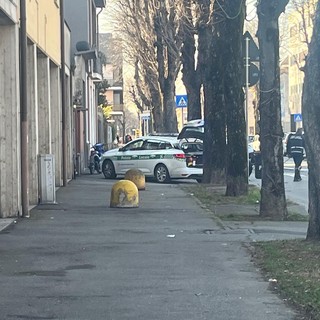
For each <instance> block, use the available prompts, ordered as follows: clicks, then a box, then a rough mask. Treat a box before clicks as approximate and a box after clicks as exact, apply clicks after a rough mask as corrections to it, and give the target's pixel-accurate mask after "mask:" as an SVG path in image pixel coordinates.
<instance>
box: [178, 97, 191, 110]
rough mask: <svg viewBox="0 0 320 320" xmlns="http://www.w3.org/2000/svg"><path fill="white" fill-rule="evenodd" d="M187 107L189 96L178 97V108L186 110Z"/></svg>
mask: <svg viewBox="0 0 320 320" xmlns="http://www.w3.org/2000/svg"><path fill="white" fill-rule="evenodd" d="M187 106H188V96H187V95H181V96H176V107H177V108H185V107H187Z"/></svg>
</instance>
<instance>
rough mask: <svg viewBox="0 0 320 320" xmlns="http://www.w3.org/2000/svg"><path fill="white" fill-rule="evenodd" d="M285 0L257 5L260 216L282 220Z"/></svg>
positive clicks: (285, 205) (284, 216) (265, 1)
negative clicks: (281, 63)
mask: <svg viewBox="0 0 320 320" xmlns="http://www.w3.org/2000/svg"><path fill="white" fill-rule="evenodd" d="M288 1H289V0H281V1H279V0H261V1H260V2H259V5H258V7H257V12H258V17H259V27H258V39H259V45H260V90H261V92H260V106H259V108H260V130H261V131H260V142H261V158H262V185H261V202H260V215H261V216H268V217H271V218H282V219H285V218H286V216H287V204H286V197H285V189H284V178H283V146H282V137H283V131H282V125H281V101H280V99H281V97H280V68H279V24H278V19H279V16H280V14H281V12H283V11H284V9H285V7H286V5H287V3H288Z"/></svg>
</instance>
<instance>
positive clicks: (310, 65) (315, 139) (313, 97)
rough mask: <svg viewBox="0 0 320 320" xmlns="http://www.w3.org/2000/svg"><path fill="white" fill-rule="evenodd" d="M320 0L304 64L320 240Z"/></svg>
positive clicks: (312, 194) (311, 233)
mask: <svg viewBox="0 0 320 320" xmlns="http://www.w3.org/2000/svg"><path fill="white" fill-rule="evenodd" d="M319 56H320V2H318V4H317V9H316V15H315V21H314V28H313V36H312V39H311V43H310V46H309V54H308V56H307V60H306V65H305V79H304V86H303V95H302V116H303V127H304V137H305V143H306V154H307V161H308V168H309V217H310V219H309V226H308V232H307V239H308V240H320V176H319V172H320V112H319V101H320V91H319V83H320V60H319Z"/></svg>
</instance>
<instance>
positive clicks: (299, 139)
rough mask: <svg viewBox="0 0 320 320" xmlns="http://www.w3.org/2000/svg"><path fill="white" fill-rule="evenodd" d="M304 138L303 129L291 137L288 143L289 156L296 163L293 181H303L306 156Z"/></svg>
mask: <svg viewBox="0 0 320 320" xmlns="http://www.w3.org/2000/svg"><path fill="white" fill-rule="evenodd" d="M304 148H305V144H304V137H303V133H302V128H299V129H298V130H297V132H296V133H294V134H291V135H289V137H288V143H287V154H288V156H289V157H292V158H293V161H294V166H295V168H294V169H295V170H294V178H293V181H301V176H300V169H301V163H302V160H303V154H304Z"/></svg>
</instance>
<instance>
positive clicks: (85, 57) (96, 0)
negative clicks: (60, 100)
mask: <svg viewBox="0 0 320 320" xmlns="http://www.w3.org/2000/svg"><path fill="white" fill-rule="evenodd" d="M64 4H65V19H66V21H67V23H68V26H69V28H70V30H71V57H70V59H71V63H72V65H73V76H74V77H73V83H72V99H73V107H74V123H75V154H76V158H77V161H76V163H77V173H79V174H81V173H83V172H85V171H86V168H87V166H88V157H89V150H90V146H92V145H94V144H95V143H97V142H99V141H98V125H97V123H98V94H99V92H98V90H97V84H98V83H99V82H101V81H102V67H101V62H100V57H99V42H98V23H99V21H98V19H99V14H100V13H101V12H102V9H103V8H104V7H105V0H77V2H76V3H75V1H74V0H64Z"/></svg>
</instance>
